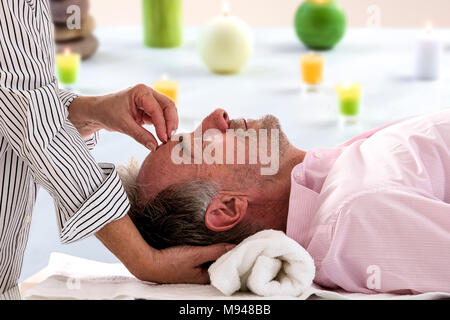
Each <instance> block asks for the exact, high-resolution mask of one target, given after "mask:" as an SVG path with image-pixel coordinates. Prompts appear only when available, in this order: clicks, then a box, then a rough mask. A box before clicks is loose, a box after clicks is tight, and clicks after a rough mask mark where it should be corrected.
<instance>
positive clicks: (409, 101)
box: [21, 27, 450, 280]
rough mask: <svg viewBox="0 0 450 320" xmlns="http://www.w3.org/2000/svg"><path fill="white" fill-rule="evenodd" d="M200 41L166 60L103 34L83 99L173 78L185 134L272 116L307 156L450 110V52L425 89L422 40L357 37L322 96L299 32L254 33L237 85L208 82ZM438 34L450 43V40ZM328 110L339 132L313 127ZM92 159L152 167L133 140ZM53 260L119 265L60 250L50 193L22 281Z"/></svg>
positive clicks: (106, 146) (122, 30) (341, 54)
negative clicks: (340, 118) (346, 112)
mask: <svg viewBox="0 0 450 320" xmlns="http://www.w3.org/2000/svg"><path fill="white" fill-rule="evenodd" d="M198 31H199V30H198V29H196V28H191V29H187V30H186V31H185V44H184V45H183V47H182V48H179V49H170V50H161V49H159V50H158V49H149V48H145V47H143V46H142V44H141V38H142V37H141V30H140V28H139V27H102V28H99V29H98V30H97V31H96V34H97V36H98V37H99V40H100V44H101V45H100V49H99V51H98V53H97V54H96V55H95V56H94V57H92V58H91V59H90V60H88V61H85V62H84V63H83V66H82V71H81V79H80V83H79V86H78V88H77V90H78V91H79V92H80V93H81V94H84V95H98V94H104V93H109V92H114V91H117V90H121V89H123V88H126V87H129V86H131V85H133V84H137V83H145V84H151V83H152V82H153V81H154V80H157V79H158V78H159V77H160V75H161V74H163V73H168V74H169V75H170V77H171V78H173V79H176V80H178V81H179V82H180V93H179V94H180V97H179V112H180V116H181V124H180V131H186V130H189V131H190V130H192V129H193V128H194V126H195V125H196V124H197V123H198V122H199V121H200V120H201V119H202V118H203V117H204V116H205V115H207V114H209V113H210V112H211V111H212V110H214V109H215V108H217V107H222V108H225V109H226V110H227V111H228V112H229V114H230V117H232V118H237V117H247V118H255V117H260V116H262V115H265V114H268V113H271V114H274V115H276V116H277V117H278V118H279V119H280V121H281V124H282V127H283V129H284V131H285V132H286V133H287V135H288V137H289V138H290V140H291V142H292V143H293V144H294V145H296V146H298V147H299V148H303V149H304V150H309V149H311V148H317V147H329V146H332V145H335V144H336V143H339V142H341V141H343V140H344V139H346V138H348V137H351V136H352V135H354V134H356V133H358V132H360V131H363V130H365V129H368V128H371V127H374V126H376V125H379V124H383V123H386V122H389V121H392V120H395V119H400V118H402V117H406V116H410V115H414V114H420V113H425V112H431V111H435V110H439V109H442V108H446V107H449V106H450V100H449V98H450V90H449V89H450V78H449V76H450V74H449V73H448V71H447V70H450V68H449V67H450V47H449V46H447V48H446V50H445V54H444V61H443V68H442V71H443V74H442V78H441V80H440V81H436V82H421V81H416V80H415V79H414V74H413V70H414V69H413V62H414V44H415V39H416V36H417V34H418V30H391V29H384V30H383V29H378V30H377V29H357V30H349V31H348V32H347V34H346V36H345V38H344V40H343V41H342V42H341V43H340V44H339V45H338V46H337V47H336V49H335V50H333V51H329V52H325V53H323V54H324V56H325V59H326V66H325V87H326V88H329V91H330V90H331V91H330V92H329V93H326V94H322V95H319V96H318V95H314V96H311V95H309V96H305V95H302V94H301V92H300V80H299V79H300V75H299V56H300V54H302V53H304V52H306V50H305V49H304V47H303V46H302V45H301V44H300V43H299V42H298V40H297V38H296V36H295V34H294V32H293V30H292V29H290V28H258V29H254V34H255V53H254V56H253V58H252V60H251V61H250V63H249V65H248V67H247V68H246V69H245V71H244V72H242V73H241V74H239V75H234V76H219V75H213V74H211V73H209V72H208V70H207V69H206V67H205V66H204V65H203V64H202V62H201V60H200V58H199V56H198V54H197V51H196V39H197V35H198ZM439 33H440V34H441V36H442V38H443V39H444V40H448V42H450V30H440V31H439ZM346 81H357V82H360V83H361V84H362V85H363V90H364V103H363V107H362V114H361V118H362V120H361V122H360V125H359V126H357V127H354V128H351V129H350V128H348V129H346V130H342V129H341V128H340V127H339V126H338V125H337V123H338V122H337V111H336V110H335V108H336V97H335V94H334V93H333V90H332V88H333V87H334V86H335V84H336V83H338V82H346ZM325 91H326V90H325ZM325 91H324V92H325ZM326 92H328V91H326ZM326 108H328V109H326ZM321 110H322V112H319V111H321ZM324 110H325V111H326V110H328V111H326V112H328V113H325V115H326V116H327V117H328V120H330V122H328V123H324V122H321V123H317V122H314V123H313V121H312V120H311V119H317V117H318V116H320V117H321V116H323V114H324ZM93 154H94V157H95V158H96V159H97V160H98V161H99V162H100V161H103V162H105V161H106V162H113V163H116V164H120V163H125V162H126V161H127V160H128V159H129V158H130V157H131V156H134V157H136V158H137V159H139V160H143V159H144V158H145V156H146V155H147V150H146V149H145V148H143V147H141V146H139V145H138V144H137V143H135V142H134V141H133V140H130V138H128V137H125V136H121V135H118V134H113V133H107V132H104V133H102V134H101V141H100V143H99V145H98V146H97V147H96V149H95V150H94V152H93ZM53 251H59V252H64V253H68V254H71V255H75V256H80V257H84V258H88V259H93V260H98V261H104V262H116V261H117V259H116V258H115V257H114V256H113V255H112V254H111V253H109V252H108V251H107V250H106V249H105V248H104V247H103V246H102V245H101V244H100V242H99V241H98V240H97V239H95V238H94V237H92V238H89V239H86V240H83V241H80V242H78V243H75V244H71V245H65V246H62V245H61V244H59V239H58V233H57V227H56V219H55V213H54V207H53V202H52V199H51V198H50V197H49V196H48V194H47V193H46V192H45V191H42V190H41V192H40V193H39V196H38V201H37V203H36V207H35V210H34V213H33V220H32V224H31V232H30V236H29V240H28V247H27V250H26V254H25V259H24V265H23V269H22V275H21V280H24V279H25V278H27V277H29V276H31V275H32V274H34V273H36V272H37V271H39V270H41V269H42V268H44V267H45V266H46V265H47V262H48V258H49V255H50V253H51V252H53Z"/></svg>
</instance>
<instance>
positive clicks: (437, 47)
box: [416, 24, 442, 80]
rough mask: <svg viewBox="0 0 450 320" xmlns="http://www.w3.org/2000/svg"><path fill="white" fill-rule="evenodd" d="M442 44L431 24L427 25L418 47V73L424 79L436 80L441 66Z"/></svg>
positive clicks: (418, 76)
mask: <svg viewBox="0 0 450 320" xmlns="http://www.w3.org/2000/svg"><path fill="white" fill-rule="evenodd" d="M441 54H442V45H441V42H440V40H439V39H438V37H437V36H436V35H435V34H434V32H433V28H432V26H431V24H428V25H427V28H426V30H425V32H423V33H422V34H421V35H420V37H419V39H418V41H417V48H416V75H417V78H419V79H422V80H436V79H438V78H439V74H440V68H441Z"/></svg>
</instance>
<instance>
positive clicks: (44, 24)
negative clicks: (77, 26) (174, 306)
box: [0, 0, 229, 294]
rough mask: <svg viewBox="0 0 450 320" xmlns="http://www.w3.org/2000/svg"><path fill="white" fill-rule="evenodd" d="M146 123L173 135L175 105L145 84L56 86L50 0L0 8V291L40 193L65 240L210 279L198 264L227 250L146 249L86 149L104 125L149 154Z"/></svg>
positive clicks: (10, 0) (118, 192)
mask: <svg viewBox="0 0 450 320" xmlns="http://www.w3.org/2000/svg"><path fill="white" fill-rule="evenodd" d="M144 124H152V125H154V126H155V130H156V133H157V136H158V138H159V139H160V140H161V141H163V142H166V141H167V140H168V139H170V138H171V135H172V134H173V132H174V131H175V130H176V129H177V126H178V116H177V111H176V108H175V105H174V104H173V102H172V101H171V100H170V99H168V98H166V97H165V96H163V95H160V94H158V93H156V92H155V91H153V90H152V89H151V88H149V87H146V86H144V85H138V86H135V87H132V88H129V89H127V90H124V91H121V92H118V93H116V94H112V95H108V96H103V97H77V96H76V95H74V94H72V93H70V92H66V91H63V90H60V89H59V88H58V85H57V81H56V79H55V76H54V47H53V29H52V23H51V21H50V12H49V5H48V1H47V0H2V1H1V2H0V294H2V293H5V292H7V291H8V290H10V289H12V288H17V287H16V284H17V281H18V279H19V276H20V272H21V267H22V261H23V256H24V251H25V246H26V243H27V238H28V232H29V228H30V220H31V214H32V211H33V206H34V203H35V199H36V194H37V192H38V190H39V187H43V188H44V189H46V190H47V191H48V192H49V193H50V195H51V196H52V197H53V198H54V202H55V208H56V214H57V222H58V227H59V231H60V238H61V241H62V243H71V242H74V241H77V240H80V239H83V238H86V237H88V236H91V235H94V234H95V235H96V236H97V237H98V238H99V239H100V240H101V241H102V242H103V244H104V245H105V246H106V247H107V248H108V249H109V250H110V251H111V252H112V253H114V254H115V255H116V256H117V257H118V258H119V259H120V260H121V261H122V262H123V264H124V265H125V266H126V267H127V268H128V269H129V271H130V272H131V273H133V274H134V275H135V276H136V277H137V278H139V279H142V280H146V281H153V282H160V283H174V282H177V283H184V282H185V283H207V282H208V281H209V278H208V273H207V272H206V270H203V269H202V268H201V267H200V266H201V265H202V264H203V263H205V262H208V261H212V260H215V259H217V258H218V257H219V256H221V255H222V254H223V253H225V252H226V251H227V249H229V248H228V246H227V245H225V244H223V245H216V246H211V247H198V248H196V247H183V248H171V249H168V250H163V251H158V250H155V249H153V248H151V247H149V246H148V245H147V243H146V242H145V241H144V240H143V238H142V237H141V235H140V234H139V232H138V231H137V229H136V228H135V226H134V224H133V223H132V222H131V220H130V218H129V217H128V215H127V211H128V210H129V203H128V199H127V197H126V195H125V192H124V190H123V187H122V185H121V182H120V180H119V177H118V175H117V173H116V172H115V169H114V166H113V165H112V164H105V163H102V164H97V163H96V162H95V161H94V159H93V157H92V156H91V154H90V153H89V151H88V148H91V147H93V146H94V145H95V143H96V134H97V132H98V131H99V130H101V129H106V130H108V131H118V132H121V133H124V134H127V135H129V136H130V137H132V138H134V139H135V140H136V141H137V142H139V143H141V144H143V145H145V146H146V147H148V148H149V149H151V150H154V149H155V148H156V147H157V141H156V139H155V137H154V136H153V135H152V134H151V133H150V132H148V131H147V130H146V129H144V128H143V127H142V125H144ZM155 183H157V181H155Z"/></svg>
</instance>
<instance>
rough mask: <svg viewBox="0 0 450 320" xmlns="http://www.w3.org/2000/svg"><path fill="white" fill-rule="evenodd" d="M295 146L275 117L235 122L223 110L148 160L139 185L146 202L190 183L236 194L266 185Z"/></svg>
mask: <svg viewBox="0 0 450 320" xmlns="http://www.w3.org/2000/svg"><path fill="white" fill-rule="evenodd" d="M290 147H291V146H290V144H289V142H288V140H287V138H286V136H285V135H284V133H282V131H281V130H280V125H279V122H278V119H276V118H275V117H273V116H266V117H264V118H262V119H259V120H250V119H249V120H246V119H236V120H230V119H229V118H228V114H227V113H226V111H225V110H222V109H217V110H215V111H214V112H213V113H211V114H210V115H209V116H207V117H206V118H205V119H204V120H203V121H202V123H201V125H200V126H199V127H198V128H197V129H196V130H194V132H191V133H186V134H178V135H176V136H174V137H173V138H172V139H171V141H169V142H168V143H166V144H164V145H162V146H160V147H159V148H158V149H157V150H156V151H155V152H152V153H150V154H149V155H148V157H147V158H146V159H145V161H144V163H143V165H142V167H141V170H140V172H139V176H138V181H137V182H138V183H139V185H140V186H141V188H140V195H139V197H140V201H141V202H143V203H145V202H147V201H149V200H151V199H153V198H154V197H155V196H156V195H157V194H158V193H159V192H160V191H161V190H163V189H165V188H167V187H168V186H170V185H172V184H176V183H180V182H182V181H186V180H189V181H192V180H194V179H203V180H212V181H214V182H218V183H219V184H220V186H221V189H222V190H230V191H231V190H234V191H236V190H244V189H245V188H248V187H249V186H250V185H253V186H255V185H258V184H261V183H262V182H263V181H264V180H265V179H268V178H270V176H274V175H276V174H277V172H278V169H279V167H280V166H282V161H283V154H285V153H286V151H287V149H289V148H290ZM280 161H281V163H280Z"/></svg>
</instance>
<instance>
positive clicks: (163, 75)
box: [161, 73, 169, 81]
mask: <svg viewBox="0 0 450 320" xmlns="http://www.w3.org/2000/svg"><path fill="white" fill-rule="evenodd" d="M161 80H163V81H167V80H169V75H168V74H167V73H163V74H162V75H161Z"/></svg>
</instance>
